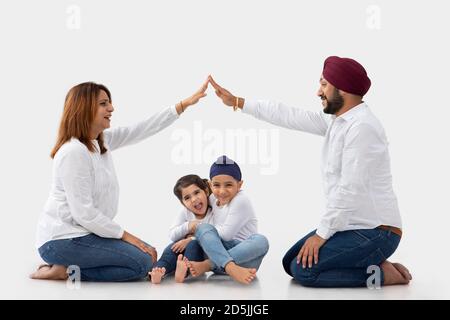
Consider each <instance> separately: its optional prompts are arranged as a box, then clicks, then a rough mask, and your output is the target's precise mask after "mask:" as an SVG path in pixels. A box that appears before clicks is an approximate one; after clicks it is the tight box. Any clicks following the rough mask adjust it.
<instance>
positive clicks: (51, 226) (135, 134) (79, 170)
mask: <svg viewBox="0 0 450 320" xmlns="http://www.w3.org/2000/svg"><path fill="white" fill-rule="evenodd" d="M177 118H178V114H177V112H176V109H175V107H174V106H172V107H169V108H166V109H164V110H162V111H160V112H159V113H157V114H155V115H153V116H151V117H150V118H149V119H147V120H144V121H142V122H139V123H137V124H135V125H134V126H130V127H118V128H111V129H108V130H105V131H104V132H103V133H104V143H105V147H106V148H107V149H108V151H107V152H105V153H104V154H100V152H99V151H97V152H90V151H89V150H88V149H87V148H86V146H85V145H84V144H82V143H81V142H80V141H79V140H78V139H75V138H72V139H71V140H70V141H68V142H67V143H65V144H64V145H63V146H61V148H60V149H59V150H58V152H57V153H56V155H55V157H54V159H53V180H52V186H51V190H50V195H49V197H48V200H47V202H46V204H45V207H44V210H43V212H42V214H41V216H40V220H39V223H38V228H37V235H36V246H37V247H38V248H39V247H40V246H42V245H43V244H44V243H46V242H47V241H50V240H56V239H68V238H75V237H81V236H85V235H88V234H90V233H94V234H96V235H98V236H100V237H104V238H116V239H120V238H121V237H122V235H123V231H124V230H123V229H122V228H121V227H120V225H118V224H117V223H116V222H114V221H113V219H114V217H115V216H116V214H117V208H118V201H119V184H118V181H117V177H116V173H115V170H114V164H113V159H112V155H111V151H113V150H115V149H117V148H120V147H123V146H126V145H130V144H134V143H137V142H139V141H141V140H143V139H145V138H147V137H149V136H151V135H153V134H155V133H157V132H159V131H161V130H162V129H164V128H166V127H168V126H169V125H170V124H172V123H173V122H174V121H175V120H176V119H177ZM93 142H94V144H95V146H96V148H97V150H100V148H99V146H98V143H97V141H96V140H94V141H93Z"/></svg>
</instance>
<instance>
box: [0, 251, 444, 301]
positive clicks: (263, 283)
mask: <svg viewBox="0 0 450 320" xmlns="http://www.w3.org/2000/svg"><path fill="white" fill-rule="evenodd" d="M401 258H402V259H401V260H402V262H405V263H409V264H411V261H413V260H414V259H406V257H401ZM411 258H414V257H411ZM22 259H23V260H22V261H24V262H25V263H24V264H17V265H14V263H10V264H5V263H3V262H2V266H1V268H2V272H1V278H2V279H1V283H2V285H1V290H0V298H1V299H193V300H198V299H199V300H202V299H225V300H228V299H233V300H235V299H238V300H240V299H242V300H246V299H276V300H278V299H449V298H450V290H449V289H448V288H449V287H450V286H449V281H448V280H447V279H446V278H445V277H441V275H440V274H442V273H440V272H438V270H433V268H429V267H426V266H425V265H424V266H423V268H420V267H419V266H417V265H416V266H414V267H412V268H411V269H412V272H413V276H414V280H413V281H412V282H411V283H410V285H408V286H394V287H384V288H382V289H379V290H369V289H366V288H357V289H312V288H305V287H302V286H300V285H298V284H296V283H294V282H293V281H292V280H291V279H290V278H289V277H288V276H287V275H286V274H285V273H284V271H283V270H282V267H281V263H280V260H279V256H278V255H277V252H276V251H274V252H272V253H270V252H269V254H268V256H267V257H266V259H265V260H264V262H263V265H262V267H261V269H260V270H259V272H258V278H257V280H255V281H254V283H252V284H251V285H249V286H244V285H241V284H238V283H236V282H234V281H232V280H231V279H230V278H228V277H226V276H217V275H210V276H209V277H206V276H205V277H203V278H200V279H190V280H188V281H186V282H185V283H183V284H178V283H175V281H174V279H173V277H171V278H167V279H165V280H164V281H163V283H162V284H160V285H152V284H151V283H150V282H146V281H141V282H133V283H87V282H83V283H81V286H80V288H78V289H76V288H75V289H74V288H73V287H72V288H70V287H69V286H68V285H67V284H66V282H64V281H41V280H31V279H28V278H27V274H28V273H29V272H31V271H33V268H34V267H35V266H36V265H37V264H38V263H39V260H38V258H37V257H35V256H33V257H32V258H29V259H27V258H24V256H22ZM394 260H397V259H394ZM405 260H406V261H405ZM408 260H410V261H408ZM409 267H411V265H409ZM444 275H445V274H444Z"/></svg>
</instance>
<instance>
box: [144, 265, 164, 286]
mask: <svg viewBox="0 0 450 320" xmlns="http://www.w3.org/2000/svg"><path fill="white" fill-rule="evenodd" d="M164 274H166V268H164V267H162V268H153V269H152V271H150V272H149V273H148V275H149V276H150V281H151V282H152V283H153V284H159V283H161V280H162V278H163V277H164Z"/></svg>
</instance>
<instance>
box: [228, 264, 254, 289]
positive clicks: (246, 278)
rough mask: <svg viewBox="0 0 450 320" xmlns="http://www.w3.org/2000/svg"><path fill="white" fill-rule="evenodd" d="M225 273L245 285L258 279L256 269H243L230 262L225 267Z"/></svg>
mask: <svg viewBox="0 0 450 320" xmlns="http://www.w3.org/2000/svg"><path fill="white" fill-rule="evenodd" d="M225 271H226V272H227V273H228V275H229V276H230V277H231V278H233V279H234V280H236V281H237V282H240V283H243V284H249V283H250V282H252V281H253V279H255V277H256V269H254V268H243V267H240V266H238V265H237V264H236V263H234V262H229V263H228V264H227V265H226V266H225Z"/></svg>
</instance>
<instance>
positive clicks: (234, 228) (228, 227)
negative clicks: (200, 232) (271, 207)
mask: <svg viewBox="0 0 450 320" xmlns="http://www.w3.org/2000/svg"><path fill="white" fill-rule="evenodd" d="M209 203H210V205H211V207H212V213H213V217H212V224H213V225H214V226H215V227H216V229H217V232H218V233H219V236H220V238H222V239H223V240H225V241H230V240H234V239H235V240H241V241H242V240H245V239H247V238H248V237H250V236H251V235H253V234H255V233H257V232H258V221H257V219H256V215H255V212H254V210H253V207H252V204H251V202H250V199H249V198H248V197H247V196H246V195H245V194H244V192H243V191H242V190H240V191H239V192H238V193H237V194H236V195H235V196H234V198H233V199H232V200H231V201H230V202H229V203H227V204H226V205H223V206H218V205H217V199H216V197H215V196H214V195H213V194H211V195H210V196H209Z"/></svg>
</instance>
